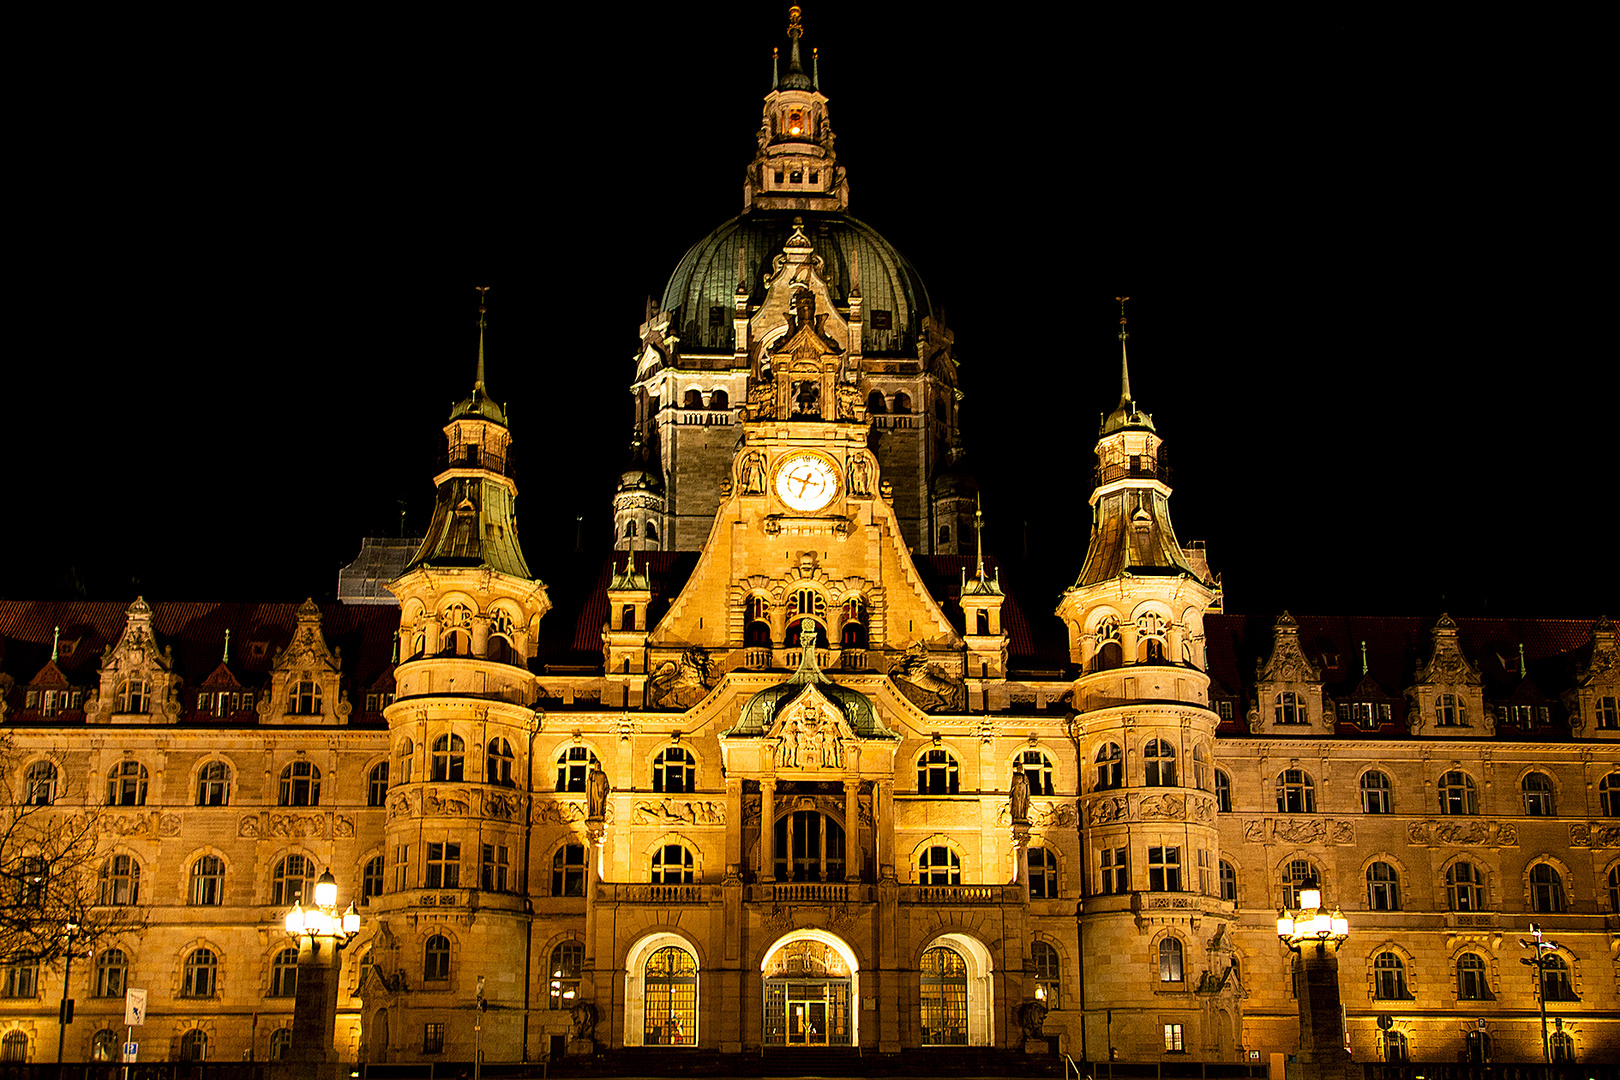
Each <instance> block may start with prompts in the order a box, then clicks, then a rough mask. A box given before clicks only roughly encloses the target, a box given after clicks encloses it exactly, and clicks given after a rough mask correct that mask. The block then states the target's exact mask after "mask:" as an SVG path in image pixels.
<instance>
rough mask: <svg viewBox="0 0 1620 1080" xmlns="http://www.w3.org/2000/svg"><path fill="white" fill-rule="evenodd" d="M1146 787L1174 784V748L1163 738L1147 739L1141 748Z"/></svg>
mask: <svg viewBox="0 0 1620 1080" xmlns="http://www.w3.org/2000/svg"><path fill="white" fill-rule="evenodd" d="M1142 762H1143V765H1144V766H1145V767H1146V770H1147V786H1148V787H1175V786H1176V748H1175V747H1173V746H1171V745H1170V744H1169V743H1167V742H1165V741H1164V740H1163V739H1149V740H1148V744H1147V746H1145V747H1143V748H1142Z"/></svg>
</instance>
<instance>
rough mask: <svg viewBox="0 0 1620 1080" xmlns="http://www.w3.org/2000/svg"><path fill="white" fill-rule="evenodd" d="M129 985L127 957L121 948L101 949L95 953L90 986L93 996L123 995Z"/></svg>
mask: <svg viewBox="0 0 1620 1080" xmlns="http://www.w3.org/2000/svg"><path fill="white" fill-rule="evenodd" d="M128 985H129V957H128V956H126V955H125V954H124V950H123V949H103V950H102V951H101V952H100V953H98V954H97V955H96V973H95V982H94V983H93V984H92V987H91V991H90V992H91V994H92V996H94V997H110V998H116V997H123V996H124V989H125V987H127V986H128Z"/></svg>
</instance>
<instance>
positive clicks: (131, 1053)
mask: <svg viewBox="0 0 1620 1080" xmlns="http://www.w3.org/2000/svg"><path fill="white" fill-rule="evenodd" d="M140 1048H141V1044H140V1043H125V1044H124V1060H125V1061H134V1060H135V1054H136V1052H138V1051H139V1050H140Z"/></svg>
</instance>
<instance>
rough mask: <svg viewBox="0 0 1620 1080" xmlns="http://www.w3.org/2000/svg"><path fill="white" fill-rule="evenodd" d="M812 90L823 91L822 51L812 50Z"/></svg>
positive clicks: (813, 48)
mask: <svg viewBox="0 0 1620 1080" xmlns="http://www.w3.org/2000/svg"><path fill="white" fill-rule="evenodd" d="M810 89H812V90H820V89H821V50H820V49H817V48H815V47H812V48H811V49H810Z"/></svg>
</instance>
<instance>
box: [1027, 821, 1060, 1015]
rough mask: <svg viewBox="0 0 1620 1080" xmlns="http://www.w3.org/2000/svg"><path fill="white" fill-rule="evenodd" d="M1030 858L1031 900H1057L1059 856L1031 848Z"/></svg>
mask: <svg viewBox="0 0 1620 1080" xmlns="http://www.w3.org/2000/svg"><path fill="white" fill-rule="evenodd" d="M1028 856H1029V897H1030V899H1031V900H1056V899H1057V897H1058V868H1057V856H1056V855H1054V854H1053V853H1052V852H1051V850H1050V849H1048V848H1044V847H1032V848H1030V849H1029V851H1028ZM1049 1007H1055V1006H1049Z"/></svg>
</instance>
